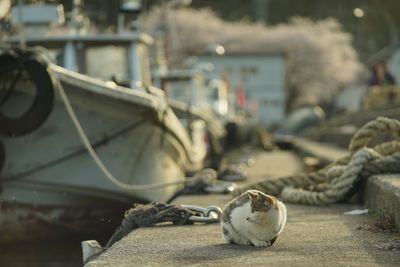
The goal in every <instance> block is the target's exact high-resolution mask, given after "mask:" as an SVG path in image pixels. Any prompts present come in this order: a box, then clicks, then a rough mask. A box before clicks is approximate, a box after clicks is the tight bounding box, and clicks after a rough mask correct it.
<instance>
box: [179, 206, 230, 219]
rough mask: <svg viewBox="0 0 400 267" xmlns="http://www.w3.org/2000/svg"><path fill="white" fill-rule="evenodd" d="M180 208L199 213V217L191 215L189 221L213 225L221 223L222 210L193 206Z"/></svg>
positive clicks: (212, 207)
mask: <svg viewBox="0 0 400 267" xmlns="http://www.w3.org/2000/svg"><path fill="white" fill-rule="evenodd" d="M181 207H182V208H184V209H188V210H191V211H194V212H196V213H199V215H192V216H190V217H189V221H192V222H201V223H215V222H219V221H221V217H222V210H221V208H220V207H218V206H214V205H212V206H208V207H206V208H203V207H200V206H195V205H181Z"/></svg>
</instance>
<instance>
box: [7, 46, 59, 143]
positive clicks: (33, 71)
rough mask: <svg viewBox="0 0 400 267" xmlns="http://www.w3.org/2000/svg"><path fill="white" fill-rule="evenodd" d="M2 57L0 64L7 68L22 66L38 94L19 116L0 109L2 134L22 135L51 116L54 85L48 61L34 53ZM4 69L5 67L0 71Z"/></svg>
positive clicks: (10, 135) (9, 135)
mask: <svg viewBox="0 0 400 267" xmlns="http://www.w3.org/2000/svg"><path fill="white" fill-rule="evenodd" d="M21 56H22V57H23V58H22V59H21V58H17V57H15V56H12V55H3V56H2V57H0V66H6V68H7V69H11V68H13V67H14V68H18V67H22V68H24V70H25V71H26V72H27V73H28V75H29V76H30V78H31V79H32V81H33V83H34V84H35V87H36V95H35V98H34V100H33V103H32V105H31V106H30V108H29V109H28V110H27V111H26V112H25V113H24V114H22V115H21V116H19V117H18V118H10V117H7V116H6V115H4V114H3V113H2V112H1V111H0V134H1V135H5V136H8V137H14V136H20V135H23V134H27V133H30V132H32V131H33V130H35V129H37V128H38V127H39V126H40V125H41V124H42V123H43V122H44V121H45V120H46V118H47V117H48V116H49V114H50V112H51V111H52V109H53V104H54V85H53V80H52V77H51V74H50V73H49V72H48V71H47V63H46V62H44V61H43V60H41V59H40V57H35V54H34V53H29V54H26V55H21ZM2 70H3V71H4V68H2V69H0V71H2Z"/></svg>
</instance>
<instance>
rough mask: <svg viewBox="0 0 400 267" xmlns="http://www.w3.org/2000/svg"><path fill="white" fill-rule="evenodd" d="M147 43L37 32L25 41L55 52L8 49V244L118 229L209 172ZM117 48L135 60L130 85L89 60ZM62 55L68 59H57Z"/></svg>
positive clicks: (0, 147) (4, 210) (3, 233)
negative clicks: (190, 175) (135, 208)
mask: <svg viewBox="0 0 400 267" xmlns="http://www.w3.org/2000/svg"><path fill="white" fill-rule="evenodd" d="M148 40H149V38H148V37H147V36H144V35H142V34H137V33H115V34H111V33H105V34H100V33H97V34H93V35H90V34H84V35H80V34H72V35H68V34H67V35H58V36H36V35H34V36H26V38H25V40H24V41H25V43H26V44H27V45H28V46H34V45H39V44H40V45H41V46H44V47H46V48H48V50H46V52H44V51H42V50H39V51H38V50H37V49H33V50H32V49H27V50H20V49H12V48H5V49H4V48H3V50H2V55H1V57H0V61H1V62H0V66H1V67H0V75H1V76H0V78H1V79H2V80H1V82H2V83H1V84H2V88H1V89H0V90H1V91H0V92H1V94H0V96H1V99H0V103H1V104H0V188H1V190H0V242H1V243H4V242H10V241H21V240H35V239H37V238H45V237H48V236H54V235H62V234H71V233H98V232H102V231H105V229H113V227H114V226H115V225H117V224H118V222H119V221H120V217H121V215H122V214H123V211H124V210H125V209H126V208H127V207H129V206H131V205H132V203H135V202H141V203H143V202H150V201H161V202H168V201H169V200H171V199H172V198H173V197H174V196H175V195H176V194H177V193H178V192H179V191H180V190H181V189H182V188H183V186H184V181H185V173H187V172H195V171H197V170H200V169H201V168H202V167H203V164H204V157H205V154H204V153H202V152H201V151H198V149H196V147H195V146H194V145H193V141H192V139H191V136H190V133H189V132H188V131H187V129H185V127H184V126H183V125H182V124H181V122H180V121H179V119H178V118H177V117H176V115H175V114H174V112H173V111H172V110H171V109H170V107H169V106H168V103H167V101H166V98H165V96H164V93H163V92H162V91H161V90H160V89H158V88H155V87H152V86H151V85H150V83H149V82H148V80H149V73H150V71H149V69H147V67H148V64H147V65H146V62H147V60H148V59H147V55H146V42H148ZM13 42H16V40H13V38H10V39H9V40H8V43H10V44H12V43H13ZM116 45H117V46H118V45H120V47H122V48H123V49H125V50H121V51H125V52H124V53H126V55H128V57H127V58H128V60H126V61H125V64H128V68H127V70H126V73H127V76H128V77H129V81H128V83H129V86H130V87H125V86H121V85H118V84H122V83H121V82H118V81H117V78H115V77H114V79H113V80H114V81H110V79H111V78H110V79H108V80H106V79H104V78H102V77H100V76H101V75H96V74H93V73H90V71H91V70H90V68H88V66H89V65H88V61H86V60H85V59H87V56H89V54H90V53H86V52H87V51H88V49H89V48H95V49H98V48H101V47H107V46H111V47H113V46H116ZM54 51H61V53H59V54H58V55H57V58H58V60H54V61H51V60H49V58H51V56H52V55H53V56H54ZM85 51H86V52H85ZM82 53H83V54H82ZM44 54H49V55H46V56H44ZM82 55H86V57H85V56H82ZM92 56H93V55H92ZM57 62H58V63H59V64H55V63H57ZM60 62H61V63H60ZM90 64H92V65H93V66H96V64H95V63H93V62H92V63H90ZM115 68H118V66H115ZM100 70H101V68H100ZM116 216H117V218H118V219H117V220H115V218H116Z"/></svg>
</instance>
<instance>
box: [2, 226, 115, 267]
mask: <svg viewBox="0 0 400 267" xmlns="http://www.w3.org/2000/svg"><path fill="white" fill-rule="evenodd" d="M109 237H110V234H109V233H107V235H104V236H96V237H95V238H94V237H93V236H92V237H88V236H74V237H72V238H69V239H57V240H46V241H44V240H40V241H36V242H29V243H18V244H11V245H1V246H0V266H1V267H19V266H21V267H22V266H23V267H47V266H49V267H53V266H55V267H59V266H60V267H61V266H62V267H63V266H66V267H70V266H71V267H74V266H82V265H83V262H82V250H81V241H82V240H86V239H96V240H99V241H100V243H101V244H105V242H106V241H107V240H108V238H109Z"/></svg>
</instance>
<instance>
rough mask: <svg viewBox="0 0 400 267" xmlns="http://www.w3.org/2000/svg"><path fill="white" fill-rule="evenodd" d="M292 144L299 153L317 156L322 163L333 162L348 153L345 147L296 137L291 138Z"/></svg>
mask: <svg viewBox="0 0 400 267" xmlns="http://www.w3.org/2000/svg"><path fill="white" fill-rule="evenodd" d="M293 145H294V148H295V150H296V151H297V152H298V153H299V154H300V155H304V156H311V157H315V158H318V159H320V161H321V163H322V164H323V165H327V164H329V163H331V162H334V161H335V160H338V159H340V158H342V157H345V156H346V155H347V154H348V151H347V150H346V149H343V148H338V147H336V146H332V145H329V144H325V143H318V142H312V141H309V140H307V139H304V138H298V137H296V138H294V139H293Z"/></svg>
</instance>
